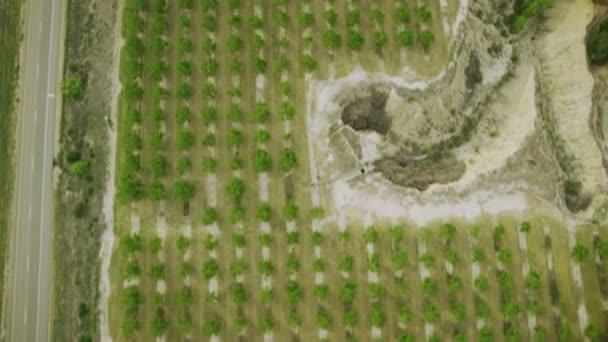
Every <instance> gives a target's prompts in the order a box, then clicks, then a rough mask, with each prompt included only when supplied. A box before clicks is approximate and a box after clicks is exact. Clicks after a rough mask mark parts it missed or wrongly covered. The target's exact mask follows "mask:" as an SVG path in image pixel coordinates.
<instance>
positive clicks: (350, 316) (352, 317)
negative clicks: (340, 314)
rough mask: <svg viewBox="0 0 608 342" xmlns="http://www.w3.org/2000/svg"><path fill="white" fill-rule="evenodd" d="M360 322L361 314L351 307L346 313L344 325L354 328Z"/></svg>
mask: <svg viewBox="0 0 608 342" xmlns="http://www.w3.org/2000/svg"><path fill="white" fill-rule="evenodd" d="M358 323H359V314H358V313H357V311H355V310H353V309H349V310H347V311H346V312H345V313H344V325H345V326H346V327H347V328H351V329H352V328H354V327H355V326H356V325H357V324H358Z"/></svg>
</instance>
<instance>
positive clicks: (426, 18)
mask: <svg viewBox="0 0 608 342" xmlns="http://www.w3.org/2000/svg"><path fill="white" fill-rule="evenodd" d="M416 15H417V16H418V18H420V20H421V21H422V22H423V23H428V22H430V21H431V19H433V13H432V12H431V10H429V8H428V7H426V6H420V7H418V8H417V9H416Z"/></svg>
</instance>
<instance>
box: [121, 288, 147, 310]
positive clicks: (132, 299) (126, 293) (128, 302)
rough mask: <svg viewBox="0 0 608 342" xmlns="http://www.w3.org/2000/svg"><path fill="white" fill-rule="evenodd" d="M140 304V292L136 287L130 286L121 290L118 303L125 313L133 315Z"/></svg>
mask: <svg viewBox="0 0 608 342" xmlns="http://www.w3.org/2000/svg"><path fill="white" fill-rule="evenodd" d="M141 302H142V295H141V290H140V289H139V287H137V286H136V285H131V286H129V287H126V288H125V289H124V290H123V293H122V296H121V299H120V303H121V304H122V306H123V308H124V309H125V311H126V312H127V313H130V314H134V313H136V312H137V310H138V309H139V305H140V304H141Z"/></svg>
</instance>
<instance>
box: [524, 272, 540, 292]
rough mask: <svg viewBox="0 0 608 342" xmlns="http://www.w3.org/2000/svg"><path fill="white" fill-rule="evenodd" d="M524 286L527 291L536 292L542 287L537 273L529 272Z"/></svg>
mask: <svg viewBox="0 0 608 342" xmlns="http://www.w3.org/2000/svg"><path fill="white" fill-rule="evenodd" d="M525 286H526V288H527V289H529V290H533V291H538V290H539V289H540V288H541V286H542V279H541V278H540V274H538V272H534V271H532V272H530V273H529V274H528V276H527V277H526V280H525Z"/></svg>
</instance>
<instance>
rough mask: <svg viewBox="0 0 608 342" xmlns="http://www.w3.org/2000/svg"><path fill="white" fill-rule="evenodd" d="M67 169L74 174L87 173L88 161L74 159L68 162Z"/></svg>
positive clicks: (83, 174)
mask: <svg viewBox="0 0 608 342" xmlns="http://www.w3.org/2000/svg"><path fill="white" fill-rule="evenodd" d="M68 171H69V172H70V174H72V175H74V176H78V177H83V176H85V175H86V174H88V173H89V162H87V161H86V160H78V161H75V162H73V163H72V164H70V166H69V168H68Z"/></svg>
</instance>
